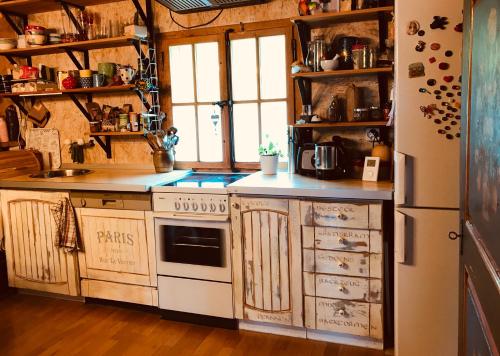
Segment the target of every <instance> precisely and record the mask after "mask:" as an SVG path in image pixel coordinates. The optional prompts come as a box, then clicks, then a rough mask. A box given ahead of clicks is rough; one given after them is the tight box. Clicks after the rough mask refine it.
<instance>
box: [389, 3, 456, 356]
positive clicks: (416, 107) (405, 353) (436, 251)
mask: <svg viewBox="0 0 500 356" xmlns="http://www.w3.org/2000/svg"><path fill="white" fill-rule="evenodd" d="M395 5H396V11H395V30H396V33H395V36H396V53H395V102H394V105H395V196H394V203H395V230H394V239H395V240H394V294H395V295H394V314H395V315H394V317H395V321H394V327H395V335H394V337H395V355H396V356H413V355H415V356H422V355H426V356H434V355H435V356H455V355H457V352H458V283H459V275H458V273H459V239H455V240H452V239H450V238H449V236H448V235H449V232H452V231H454V232H457V233H458V232H459V189H460V187H459V179H460V176H459V166H460V154H459V149H460V138H459V137H457V135H456V134H457V133H458V132H459V127H460V119H461V118H460V116H457V115H460V109H459V108H458V104H459V102H460V100H461V96H459V95H460V94H459V92H460V89H461V88H460V86H461V84H460V83H459V77H460V72H461V58H460V57H461V47H462V33H461V32H458V31H457V30H459V27H457V28H456V29H455V27H456V26H457V25H458V24H460V23H461V22H462V1H461V0H420V1H411V0H396V4H395ZM434 16H440V17H446V18H447V21H443V19H442V18H434ZM412 21H414V22H416V23H412ZM444 22H448V23H447V24H445V23H444ZM431 25H433V26H432V27H435V29H432V28H431ZM442 27H444V29H443V28H442ZM416 30H418V31H420V32H418V31H417V33H414V34H412V33H413V32H415V31H416ZM419 41H422V42H424V43H419ZM417 47H419V48H418V49H419V50H417ZM422 47H423V48H422ZM421 49H422V50H421ZM420 50H421V51H420ZM434 81H435V83H434ZM442 86H445V87H446V88H445V87H442ZM436 90H437V91H436ZM448 93H450V94H448ZM432 105H435V108H434V107H432Z"/></svg>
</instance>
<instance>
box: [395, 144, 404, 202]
mask: <svg viewBox="0 0 500 356" xmlns="http://www.w3.org/2000/svg"><path fill="white" fill-rule="evenodd" d="M394 153H395V155H394V160H395V165H396V176H395V178H396V179H395V192H394V204H395V205H396V206H397V205H404V204H405V203H406V155H405V154H404V153H401V152H394Z"/></svg>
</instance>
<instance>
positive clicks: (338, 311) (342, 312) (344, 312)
mask: <svg viewBox="0 0 500 356" xmlns="http://www.w3.org/2000/svg"><path fill="white" fill-rule="evenodd" d="M337 314H338V315H340V316H347V312H346V311H345V309H339V310H337Z"/></svg>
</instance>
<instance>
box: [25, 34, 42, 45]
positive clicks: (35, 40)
mask: <svg viewBox="0 0 500 356" xmlns="http://www.w3.org/2000/svg"><path fill="white" fill-rule="evenodd" d="M46 41H47V36H45V35H34V34H27V35H26V42H27V43H28V44H29V45H30V46H41V45H43V44H45V42H46Z"/></svg>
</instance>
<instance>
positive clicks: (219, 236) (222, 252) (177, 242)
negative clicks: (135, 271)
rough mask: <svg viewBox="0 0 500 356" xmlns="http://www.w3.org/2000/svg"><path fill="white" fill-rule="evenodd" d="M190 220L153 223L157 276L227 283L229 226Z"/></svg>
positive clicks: (229, 259)
mask: <svg viewBox="0 0 500 356" xmlns="http://www.w3.org/2000/svg"><path fill="white" fill-rule="evenodd" d="M193 219H194V218H193V217H185V218H173V219H168V218H156V219H155V226H156V240H157V241H156V269H157V273H158V274H159V275H164V276H175V277H185V278H196V279H203V280H209V281H218V282H229V283H230V282H231V257H230V251H231V250H230V248H231V239H230V237H231V233H230V224H229V222H228V221H227V219H226V221H208V220H207V221H206V220H193Z"/></svg>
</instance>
